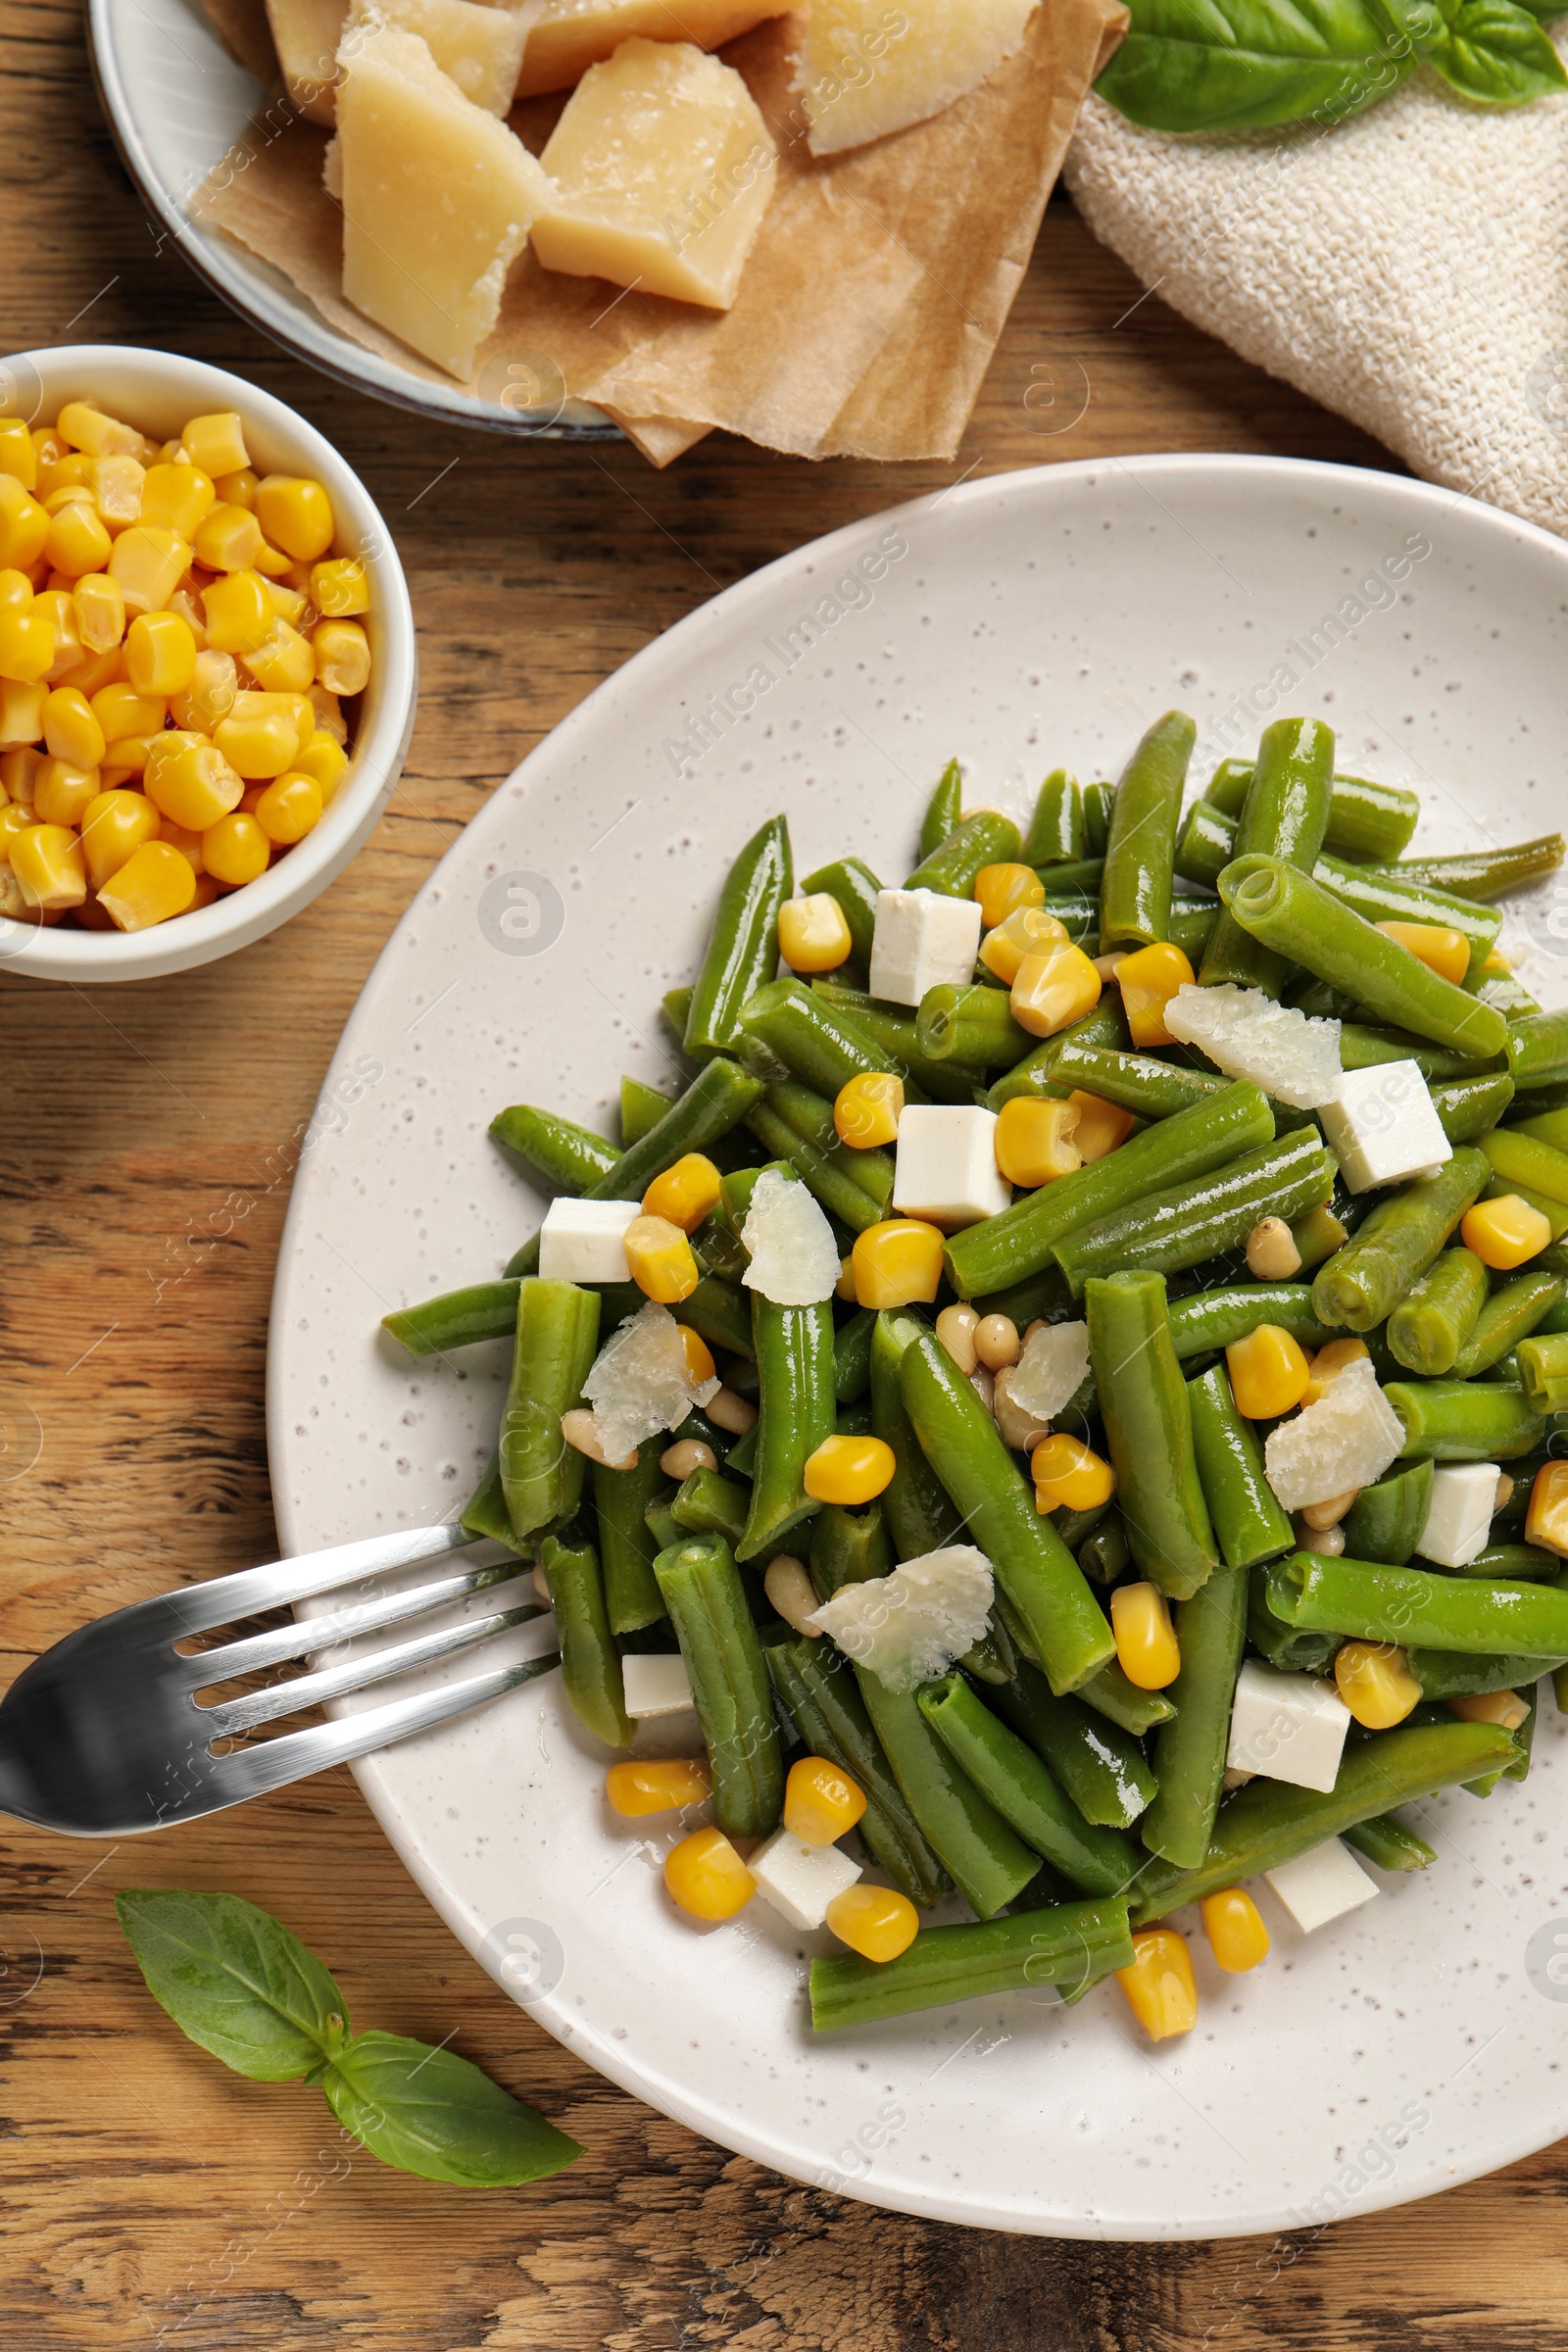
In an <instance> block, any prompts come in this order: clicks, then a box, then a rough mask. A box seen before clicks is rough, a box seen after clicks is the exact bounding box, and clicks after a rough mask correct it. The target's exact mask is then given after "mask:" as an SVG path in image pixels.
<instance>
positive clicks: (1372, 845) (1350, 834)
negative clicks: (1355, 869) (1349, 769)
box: [1326, 776, 1421, 858]
mask: <svg viewBox="0 0 1568 2352" xmlns="http://www.w3.org/2000/svg"><path fill="white" fill-rule="evenodd" d="M1420 814H1421V796H1420V794H1419V793H1418V792H1411V791H1410V790H1409V789H1408V787H1407V786H1405V785H1403V784H1374V783H1372V782H1370V781H1369V780H1368V779H1367V778H1366V777H1365V776H1336V777H1335V779H1334V799H1333V804H1332V806H1331V808H1330V810H1329V829H1328V833H1327V836H1326V840H1327V846H1328V847H1329V848H1330V849H1331V850H1338V851H1340V852H1342V853H1343V854H1344V855H1345V856H1346V857H1348V858H1397V857H1398V856H1399V855H1400V853H1401V852H1402V850H1403V849H1404V846H1405V844H1406V843H1407V842H1408V840H1409V838H1410V836H1411V834H1412V833H1413V832H1414V831H1415V828H1416V820H1417V819H1418V817H1419V816H1420Z"/></svg>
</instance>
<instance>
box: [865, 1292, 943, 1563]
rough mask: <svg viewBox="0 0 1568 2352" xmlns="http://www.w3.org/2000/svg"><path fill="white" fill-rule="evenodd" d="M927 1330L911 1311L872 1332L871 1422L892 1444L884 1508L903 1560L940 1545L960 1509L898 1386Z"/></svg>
mask: <svg viewBox="0 0 1568 2352" xmlns="http://www.w3.org/2000/svg"><path fill="white" fill-rule="evenodd" d="M924 1330H925V1326H924V1324H923V1323H920V1322H918V1321H917V1320H916V1319H915V1318H914V1317H913V1316H912V1315H894V1314H886V1313H883V1314H879V1315H878V1316H877V1318H876V1324H875V1328H874V1329H873V1331H872V1334H871V1427H872V1430H873V1431H874V1433H875V1435H876V1436H877V1437H879V1438H880V1439H881V1440H882V1443H883V1444H884V1446H891V1447H892V1449H893V1459H894V1462H895V1463H896V1465H897V1467H896V1468H895V1470H894V1473H893V1476H892V1479H891V1480H890V1481H889V1483H888V1485H887V1487H886V1488H885V1489H884V1491H883V1495H882V1508H883V1511H884V1512H885V1514H886V1517H887V1524H888V1533H889V1535H890V1536H891V1538H892V1541H893V1548H894V1550H895V1551H896V1552H897V1554H898V1556H899V1558H900V1559H901V1560H918V1559H922V1558H923V1557H924V1556H925V1554H926V1553H927V1552H928V1551H941V1550H943V1549H944V1547H945V1546H946V1545H947V1544H951V1543H952V1542H953V1540H954V1538H955V1536H956V1534H957V1532H958V1514H957V1512H956V1510H955V1509H954V1507H953V1504H952V1502H951V1501H950V1499H949V1497H948V1491H947V1489H946V1487H944V1485H943V1484H942V1481H941V1480H940V1479H939V1478H938V1476H937V1474H936V1472H935V1470H933V1469H932V1467H931V1464H930V1463H929V1462H928V1461H927V1460H926V1457H925V1455H924V1454H923V1453H922V1452H921V1450H920V1445H919V1441H918V1439H917V1438H916V1437H915V1434H914V1426H913V1424H912V1422H911V1421H910V1419H909V1416H908V1414H907V1412H906V1411H905V1409H904V1397H903V1395H902V1393H901V1390H900V1387H899V1368H900V1366H901V1365H902V1363H903V1361H904V1357H905V1353H906V1351H907V1348H910V1347H911V1346H912V1345H913V1343H914V1342H915V1341H916V1340H917V1339H919V1338H920V1337H921V1335H922V1334H923V1332H924Z"/></svg>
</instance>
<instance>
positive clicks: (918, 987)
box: [870, 890, 981, 1005]
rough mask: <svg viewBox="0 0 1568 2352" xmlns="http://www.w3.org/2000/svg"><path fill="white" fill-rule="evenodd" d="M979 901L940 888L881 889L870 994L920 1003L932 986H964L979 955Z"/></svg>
mask: <svg viewBox="0 0 1568 2352" xmlns="http://www.w3.org/2000/svg"><path fill="white" fill-rule="evenodd" d="M980 924H981V916H980V905H979V901H978V900H976V899H947V898H944V897H943V895H942V893H941V892H940V891H938V890H881V891H878V893H877V900H876V922H875V926H874V928H873V930H872V933H871V973H870V980H871V994H872V996H873V997H882V998H884V999H885V1000H886V1002H887V1003H888V1004H890V1005H918V1004H919V1002H920V999H921V998H922V997H923V996H924V995H925V993H926V990H927V989H928V988H964V987H966V986H967V985H968V983H969V982H970V981H971V980H972V979H973V978H974V959H975V957H976V956H978V955H979V953H980Z"/></svg>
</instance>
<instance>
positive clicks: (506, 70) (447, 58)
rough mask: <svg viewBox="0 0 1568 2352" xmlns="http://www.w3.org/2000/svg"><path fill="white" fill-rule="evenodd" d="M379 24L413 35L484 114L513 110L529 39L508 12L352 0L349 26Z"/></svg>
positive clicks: (446, 0)
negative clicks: (512, 105)
mask: <svg viewBox="0 0 1568 2352" xmlns="http://www.w3.org/2000/svg"><path fill="white" fill-rule="evenodd" d="M349 25H350V28H351V29H356V30H357V29H358V28H359V27H361V26H365V27H367V28H369V27H373V26H375V25H396V26H397V28H398V30H399V31H400V32H417V34H418V35H419V38H420V39H421V40H422V41H423V42H424V44H425V47H426V48H427V49H428V50H429V52H430V55H431V56H432V57H433V58H434V59H435V62H436V64H437V65H438V66H439V67H440V69H441V71H442V73H447V74H450V75H451V77H452V79H453V80H454V81H455V82H456V83H457V85H458V87H459V89H460V90H461V91H462V92H463V95H464V96H465V98H471V99H472V100H473V103H474V105H475V106H482V107H483V108H484V110H485V112H486V114H489V115H504V114H505V113H506V112H507V110H508V109H509V107H510V106H511V104H512V101H513V98H514V96H515V92H516V87H517V73H518V70H519V68H520V67H521V64H522V45H523V42H524V40H525V39H526V37H527V35H526V32H525V29H524V27H523V25H521V24H520V22H519V21H518V19H517V18H516V16H515V14H514V13H513V11H512V10H511V9H510V8H487V7H484V6H482V5H480V0H353V4H352V6H351V7H350V10H349ZM361 37H363V35H362V36H361Z"/></svg>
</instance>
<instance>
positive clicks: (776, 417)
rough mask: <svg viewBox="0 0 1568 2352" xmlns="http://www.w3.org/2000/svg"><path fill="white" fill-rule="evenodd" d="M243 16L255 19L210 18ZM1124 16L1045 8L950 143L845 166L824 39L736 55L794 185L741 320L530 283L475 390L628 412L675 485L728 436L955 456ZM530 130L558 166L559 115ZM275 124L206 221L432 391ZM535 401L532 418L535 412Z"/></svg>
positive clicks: (200, 199)
mask: <svg viewBox="0 0 1568 2352" xmlns="http://www.w3.org/2000/svg"><path fill="white" fill-rule="evenodd" d="M208 5H209V6H231V5H233V0H208ZM1125 23H1126V16H1125V11H1124V10H1123V9H1122V8H1121V6H1120V5H1119V0H1042V5H1041V6H1040V7H1039V8H1038V9H1037V10H1036V12H1035V15H1034V17H1033V18H1032V19H1031V21H1030V24H1029V26H1028V29H1027V32H1026V35H1025V39H1024V42H1023V44H1022V46H1021V48H1020V49H1019V50H1018V51H1017V52H1016V53H1015V54H1014V55H1013V56H1012V57H1010V58H1008V59H1007V60H1006V61H1005V63H1004V64H1003V65H1002V66H1001V67H999V69H998V71H997V72H996V73H994V74H993V75H992V77H991V79H990V80H989V81H987V82H985V83H983V84H982V85H981V87H980V88H978V89H976V90H973V91H971V92H970V93H969V95H968V96H967V97H965V98H962V99H960V100H959V101H958V102H957V104H956V106H953V107H950V108H949V109H948V110H947V111H946V113H944V114H942V115H939V116H938V117H937V118H936V119H935V120H934V121H933V122H930V123H917V124H915V125H914V126H913V127H912V128H911V129H908V130H906V131H901V132H899V133H897V134H895V136H893V137H891V138H887V139H880V140H877V141H876V142H875V143H874V144H873V145H871V146H868V147H863V148H857V149H853V150H852V151H850V152H849V153H848V154H845V155H839V156H833V157H829V158H825V159H823V160H820V161H819V160H817V159H815V158H813V157H812V156H811V155H810V153H809V149H808V148H807V145H806V140H805V135H804V130H805V118H804V114H803V113H802V111H801V108H800V103H799V94H798V43H799V35H800V30H801V27H800V24H799V21H798V20H797V19H795V18H791V17H784V18H777V19H774V20H773V21H771V22H770V23H768V24H765V25H760V26H759V27H758V28H757V30H756V31H755V32H751V33H748V34H747V35H746V36H745V37H744V39H742V40H739V41H734V42H732V43H731V44H730V45H729V47H728V48H727V49H726V50H725V51H724V52H723V54H724V57H725V60H726V62H727V63H728V64H730V65H732V66H734V67H735V68H736V69H737V70H738V71H739V72H740V73H742V74H743V75H744V76H745V79H746V81H747V84H748V86H749V87H750V89H751V92H752V95H753V97H754V98H755V99H756V101H757V103H758V106H759V107H760V110H761V112H762V114H763V116H764V118H765V119H766V120H767V122H768V123H769V125H770V127H771V129H772V132H773V135H774V138H775V139H776V141H777V143H778V148H779V161H778V182H777V187H776V189H775V192H774V196H773V200H772V203H771V204H770V206H769V208H768V211H767V215H766V217H765V219H764V221H763V224H762V229H761V233H760V236H759V238H758V242H757V245H756V247H755V249H754V251H753V253H752V257H751V260H750V262H749V263H748V265H747V269H746V273H745V276H744V278H743V279H742V281H741V290H740V295H739V298H738V300H737V301H736V304H735V307H734V309H733V310H731V311H728V312H723V313H717V312H708V311H700V310H697V309H694V308H689V307H687V306H685V305H682V304H677V303H670V302H665V301H662V300H661V299H660V298H659V297H657V296H654V295H641V294H636V293H631V294H626V293H622V292H621V291H620V290H619V289H618V288H616V287H614V286H611V285H607V284H605V283H604V282H603V281H602V280H601V279H598V278H571V277H564V276H559V275H555V274H553V273H552V272H550V271H548V270H542V269H541V268H540V267H539V265H538V263H537V262H536V261H535V260H534V259H533V256H532V255H531V253H524V254H523V255H522V256H521V258H520V259H519V260H518V262H517V264H516V266H515V269H514V270H513V273H512V277H511V279H510V281H509V284H508V288H507V293H506V297H505V300H504V303H503V306H502V312H501V318H500V319H499V321H498V324H497V327H496V330H495V332H494V334H493V335H492V336H491V337H490V339H489V341H488V342H487V343H486V344H485V345H484V346H483V347H482V348H481V350H480V352H479V354H478V359H477V364H476V368H475V373H474V381H473V388H474V389H476V390H477V391H479V392H480V394H481V395H482V396H484V397H488V398H490V399H497V398H499V397H501V395H502V394H503V393H504V392H506V391H507V390H508V388H509V386H510V385H513V384H516V385H520V386H527V385H529V384H534V385H537V386H538V387H539V388H540V391H539V396H540V397H542V398H544V399H546V400H548V399H550V398H551V397H553V396H554V395H555V394H556V393H558V392H560V391H564V393H565V395H566V396H567V397H569V398H572V399H576V400H583V401H589V402H593V403H595V404H596V405H598V406H599V407H602V408H604V409H606V410H608V411H609V412H610V413H611V415H612V416H613V417H615V419H616V421H617V422H619V423H621V424H622V425H623V427H624V428H625V429H626V431H627V432H628V434H629V436H630V438H631V439H632V440H633V442H634V444H635V445H636V446H637V447H638V448H639V449H640V450H642V452H643V454H644V455H645V456H646V457H647V458H649V460H650V461H651V462H652V463H653V464H654V465H656V466H657V465H667V464H668V463H670V461H671V460H672V459H673V458H675V457H677V456H679V455H680V453H681V452H682V451H683V450H685V449H687V448H690V447H691V445H692V443H693V442H694V441H696V440H698V439H700V438H701V437H702V434H703V433H704V432H706V431H708V430H710V429H711V428H713V427H715V426H721V427H724V428H725V429H727V430H729V431H731V432H737V433H741V434H744V435H745V436H746V437H747V438H749V439H750V440H753V441H758V442H760V443H762V444H764V445H765V446H766V447H768V448H772V449H778V450H783V451H786V452H789V453H791V454H794V455H798V456H802V457H826V456H833V455H838V454H854V455H857V456H862V457H869V458H877V459H884V460H899V459H909V458H921V457H927V458H929V457H937V458H944V457H951V456H952V455H953V453H954V451H955V450H956V447H957V444H958V441H959V438H960V436H961V434H962V431H963V428H964V424H965V423H966V421H967V419H968V416H969V413H970V410H971V409H972V407H973V405H974V401H975V398H976V395H977V393H978V391H979V388H980V381H981V378H982V376H983V375H984V372H985V369H986V367H987V365H988V363H989V361H990V358H991V354H992V352H993V350H994V349H995V347H996V342H997V338H998V336H999V335H1000V333H1001V331H1002V328H1003V325H1004V323H1005V319H1006V316H1007V312H1008V309H1009V307H1010V305H1011V303H1012V299H1013V296H1014V295H1015V293H1016V292H1017V289H1018V285H1019V282H1020V280H1021V278H1022V274H1023V271H1024V270H1025V268H1026V267H1027V264H1028V259H1029V253H1030V249H1031V247H1032V245H1033V243H1034V239H1035V234H1036V231H1037V230H1038V228H1039V225H1040V217H1041V214H1042V212H1043V210H1044V207H1045V203H1046V199H1047V197H1048V196H1049V195H1050V192H1051V187H1052V183H1053V181H1054V178H1055V176H1056V172H1057V170H1058V168H1059V165H1060V162H1061V158H1062V156H1063V154H1064V152H1065V150H1066V146H1067V142H1068V139H1069V138H1070V136H1071V132H1072V126H1073V123H1074V122H1075V120H1076V118H1077V114H1078V109H1079V107H1080V105H1081V104H1082V101H1083V96H1084V92H1085V90H1086V89H1087V88H1088V86H1089V83H1090V81H1091V80H1092V79H1093V77H1094V75H1095V73H1096V72H1097V71H1098V69H1099V65H1100V63H1101V60H1102V57H1103V54H1106V53H1108V49H1109V47H1111V46H1114V43H1115V41H1116V39H1118V38H1119V36H1120V32H1121V30H1122V28H1123V26H1124V25H1125ZM542 104H545V102H539V101H533V102H530V103H529V104H528V105H524V106H520V107H518V108H517V109H516V110H515V112H514V115H513V117H512V123H513V127H514V129H515V130H516V131H517V132H518V134H519V136H521V137H522V138H523V139H524V140H525V142H526V143H527V144H528V145H529V146H530V147H532V148H534V150H535V151H536V152H537V151H538V148H539V147H540V146H542V144H543V141H544V139H545V137H547V136H548V132H549V127H550V123H552V122H553V120H554V117H555V113H556V112H557V111H559V108H558V107H555V108H548V107H547V111H545V112H543V113H541V112H540V108H541V105H542ZM279 124H280V119H279V116H278V110H277V109H276V108H275V107H274V108H273V109H272V110H271V111H270V115H269V117H268V118H267V121H266V123H259V124H257V125H254V126H253V127H252V130H251V132H250V133H248V134H247V136H246V138H245V139H243V140H241V141H240V142H239V143H238V144H237V145H236V147H235V148H234V149H233V150H231V152H230V154H229V155H228V156H227V157H226V158H225V159H224V161H223V162H222V163H221V165H220V166H219V167H218V168H217V170H216V171H215V172H213V173H212V174H211V175H210V177H209V178H208V180H207V181H206V182H205V183H204V184H203V186H202V187H201V188H200V189H198V190H197V192H196V195H195V197H194V198H193V200H192V203H191V207H190V210H191V213H192V216H193V218H196V219H198V220H199V221H200V222H201V224H202V225H203V226H204V227H216V228H221V229H222V230H223V231H225V232H226V233H227V234H228V235H230V236H232V237H234V238H235V239H237V241H238V242H239V243H241V244H242V245H245V246H247V247H249V248H250V250H251V251H253V252H254V253H256V254H258V255H260V256H261V257H262V258H263V259H265V260H266V261H268V262H270V263H271V264H272V265H273V266H274V267H276V268H278V269H280V270H283V271H284V273H285V274H286V275H287V276H288V277H290V278H291V279H292V280H293V282H294V283H295V285H297V286H298V287H299V289H300V291H301V292H302V293H304V294H305V295H307V296H308V297H309V298H310V300H311V301H312V302H313V303H314V304H315V305H316V307H317V309H318V310H319V312H320V313H321V314H322V316H323V317H324V318H325V319H327V320H328V321H329V322H330V323H331V324H332V325H333V326H335V327H337V328H338V329H339V330H340V331H341V332H343V333H344V334H346V335H348V336H350V337H352V338H353V339H354V340H355V341H356V342H359V343H361V344H363V345H364V346H365V347H366V348H367V349H368V350H372V351H377V352H380V353H382V354H383V355H385V356H387V357H389V358H392V359H395V360H397V361H398V362H399V363H400V364H401V365H403V366H404V367H406V368H410V369H411V370H412V371H413V372H414V373H416V374H418V375H420V376H423V377H425V378H426V379H427V380H429V381H430V382H432V383H449V382H450V380H451V379H450V378H448V377H446V376H444V375H443V374H442V373H441V371H440V370H439V369H438V368H432V367H431V366H430V365H429V364H428V363H427V362H425V361H422V360H420V359H419V358H418V357H417V355H416V354H413V353H411V352H410V351H409V350H408V349H407V348H406V347H405V346H404V345H403V344H401V343H399V342H398V341H397V340H396V338H395V337H393V336H390V335H388V334H385V333H384V332H383V331H382V330H381V329H380V328H378V327H377V326H375V325H374V324H373V322H372V321H371V320H369V319H364V318H362V317H361V315H360V314H359V313H358V312H357V311H355V310H354V309H352V308H351V306H350V305H349V304H347V303H346V302H345V301H344V300H343V296H342V293H341V291H340V275H341V220H340V215H339V213H338V210H337V207H336V206H335V205H334V204H333V202H332V200H331V199H330V198H329V197H328V196H327V194H326V192H325V190H324V188H323V187H322V186H321V179H320V172H321V156H322V151H323V148H324V145H325V134H324V133H323V132H321V131H319V129H317V128H316V127H315V126H314V125H313V124H311V123H305V122H303V121H301V120H299V119H298V118H297V117H293V116H289V117H288V118H287V119H286V121H283V122H282V123H281V126H279ZM513 397H514V400H516V398H517V395H514V396H513Z"/></svg>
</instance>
